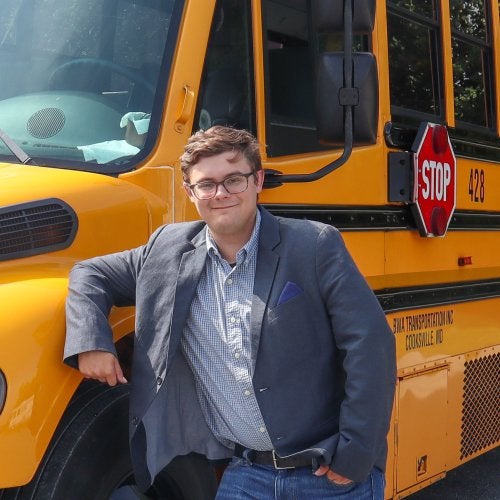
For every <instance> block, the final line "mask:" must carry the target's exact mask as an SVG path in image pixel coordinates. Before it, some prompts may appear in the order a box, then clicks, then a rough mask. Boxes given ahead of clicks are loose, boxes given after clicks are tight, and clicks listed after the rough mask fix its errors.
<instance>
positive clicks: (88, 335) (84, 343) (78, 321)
mask: <svg viewBox="0 0 500 500" xmlns="http://www.w3.org/2000/svg"><path fill="white" fill-rule="evenodd" d="M161 230H162V229H161V228H160V229H159V230H158V231H156V232H155V233H154V234H153V236H152V237H151V239H150V241H149V242H148V244H147V245H144V246H141V247H138V248H135V249H133V250H127V251H124V252H120V253H114V254H109V255H105V256H102V257H95V258H92V259H89V260H85V261H82V262H79V263H77V264H76V265H75V266H74V267H73V269H72V270H71V272H70V276H69V288H68V296H67V298H66V341H65V345H64V355H63V360H64V362H65V363H66V364H68V365H69V366H72V367H74V368H77V367H78V357H77V355H78V354H79V353H81V352H87V351H95V350H98V351H107V352H111V353H113V354H114V355H115V356H116V349H115V346H114V342H113V333H112V330H111V327H110V325H109V322H108V316H109V313H110V311H111V308H112V307H113V306H131V305H134V304H135V291H136V283H137V278H138V275H139V273H140V270H141V267H142V264H143V263H144V261H145V259H146V257H147V254H148V252H149V249H150V247H151V245H152V244H154V241H155V240H156V237H157V235H158V234H159V233H160V231H161Z"/></svg>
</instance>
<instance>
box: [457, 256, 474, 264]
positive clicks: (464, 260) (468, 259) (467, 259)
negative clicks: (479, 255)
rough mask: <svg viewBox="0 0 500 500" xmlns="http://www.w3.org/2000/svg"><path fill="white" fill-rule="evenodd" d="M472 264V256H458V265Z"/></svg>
mask: <svg viewBox="0 0 500 500" xmlns="http://www.w3.org/2000/svg"><path fill="white" fill-rule="evenodd" d="M471 264H472V257H471V256H469V257H459V258H458V265H459V266H470V265H471Z"/></svg>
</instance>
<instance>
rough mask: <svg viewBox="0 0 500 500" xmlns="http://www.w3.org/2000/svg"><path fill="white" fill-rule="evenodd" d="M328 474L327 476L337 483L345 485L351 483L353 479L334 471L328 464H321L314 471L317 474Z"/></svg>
mask: <svg viewBox="0 0 500 500" xmlns="http://www.w3.org/2000/svg"><path fill="white" fill-rule="evenodd" d="M325 474H326V477H327V478H328V479H329V480H330V481H331V482H332V483H335V484H339V485H341V486H345V485H347V484H351V483H352V480H351V479H349V478H347V477H344V476H341V475H340V474H337V473H336V472H334V471H333V470H332V469H330V467H328V465H320V466H319V467H318V469H317V470H316V471H315V472H314V475H315V476H324V475H325Z"/></svg>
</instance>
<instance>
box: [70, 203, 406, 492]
mask: <svg viewBox="0 0 500 500" xmlns="http://www.w3.org/2000/svg"><path fill="white" fill-rule="evenodd" d="M260 210H261V214H262V222H261V229H260V238H259V249H258V256H257V270H256V276H255V284H254V295H253V303H252V314H251V335H252V345H253V346H254V352H255V353H256V366H255V373H254V377H253V385H254V389H255V394H256V395H257V399H258V403H259V406H260V408H261V412H262V416H263V418H264V421H265V423H266V427H267V429H268V431H269V434H270V437H271V440H272V442H273V445H274V447H275V449H276V451H277V453H278V454H279V455H281V456H286V455H290V454H294V453H303V454H309V455H311V456H320V458H321V461H322V462H323V463H327V464H331V467H332V469H334V470H335V471H337V472H339V473H340V474H342V475H344V476H346V477H349V478H351V479H353V480H355V481H362V480H364V479H365V478H366V477H367V475H368V474H369V472H370V470H371V469H372V467H373V466H377V467H379V468H380V469H382V470H384V468H385V460H386V454H387V447H386V435H387V432H388V428H389V421H390V415H391V410H392V403H393V397H394V386H395V373H396V364H395V342H394V335H393V334H392V332H391V330H390V329H389V327H388V324H387V321H386V318H385V315H384V313H383V311H382V309H381V308H380V305H379V303H378V301H377V299H376V297H375V296H374V294H373V292H372V291H371V290H370V288H369V287H368V285H367V283H366V282H365V280H364V278H363V277H362V275H361V274H360V273H359V271H358V270H357V268H356V266H355V264H354V262H353V260H352V259H351V257H350V255H349V254H348V252H347V250H346V248H345V245H344V243H343V241H342V238H341V236H340V234H339V232H338V231H337V230H336V229H334V228H333V227H331V226H328V225H324V224H320V223H316V222H311V221H305V220H293V219H284V218H277V217H274V216H272V215H271V214H269V213H268V212H267V211H266V210H265V209H262V208H260ZM204 228H205V224H204V223H203V222H187V223H179V224H172V225H167V226H163V227H161V228H159V229H158V230H157V231H156V232H155V233H154V234H153V235H152V236H151V238H150V240H149V241H148V243H147V244H146V245H144V246H142V247H139V248H137V249H134V250H130V251H125V252H121V253H117V254H112V255H107V256H103V257H97V258H94V259H90V260H87V261H85V262H82V263H79V264H77V265H76V266H75V267H74V268H73V270H72V272H71V276H70V286H69V295H68V299H67V305H66V312H67V338H66V346H65V351H64V359H65V362H66V363H68V364H69V365H71V366H74V367H76V364H77V358H76V355H77V354H78V353H80V352H84V351H89V350H95V349H97V350H105V351H109V352H113V353H115V348H114V345H113V340H112V333H111V329H110V326H109V324H108V321H107V317H108V313H109V311H110V309H111V307H112V306H113V305H117V306H125V305H133V304H135V305H136V331H135V336H136V339H135V348H134V364H133V377H132V391H131V399H130V446H131V455H132V461H133V464H134V468H135V475H136V480H137V481H138V484H139V486H141V487H142V488H147V487H148V486H149V485H150V484H151V483H152V481H153V479H154V477H155V476H156V474H157V473H158V472H159V471H160V470H161V469H162V468H163V467H164V466H165V465H167V464H168V463H169V462H170V460H172V458H173V457H175V456H176V455H183V454H187V453H189V452H197V453H201V454H204V455H206V456H207V457H208V458H210V459H220V458H225V457H229V456H231V454H232V450H230V449H228V448H226V447H225V446H223V445H222V444H220V443H219V442H218V441H216V440H215V438H214V437H213V435H212V434H211V432H210V430H209V429H208V426H207V424H206V423H205V420H204V418H203V415H202V412H201V408H200V405H199V402H198V399H197V396H196V391H195V385H194V379H193V375H192V373H191V370H190V368H189V367H188V365H187V363H186V361H185V359H184V356H183V354H182V350H181V349H180V339H181V336H182V333H183V329H184V324H185V322H186V318H187V316H188V314H189V310H190V305H191V300H192V298H193V295H194V293H195V289H196V285H197V283H198V280H199V277H200V274H201V272H202V270H203V267H204V264H205V259H206V256H207V252H206V245H205V231H204Z"/></svg>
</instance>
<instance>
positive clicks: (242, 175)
mask: <svg viewBox="0 0 500 500" xmlns="http://www.w3.org/2000/svg"><path fill="white" fill-rule="evenodd" d="M252 175H253V176H255V171H252V172H249V173H247V174H231V175H228V176H227V177H226V178H225V179H223V180H222V181H219V182H216V181H201V182H197V183H196V184H187V187H188V188H189V189H190V190H191V192H192V193H193V195H194V196H195V197H196V198H197V199H198V200H211V199H212V198H214V197H215V195H216V194H217V189H218V187H219V186H221V185H222V186H224V189H225V190H226V191H227V192H228V193H229V194H239V193H244V192H245V191H246V190H247V189H248V179H249V178H250V176H252ZM234 177H244V178H245V179H246V181H247V183H246V186H245V189H242V190H241V191H236V192H234V193H233V192H231V191H230V190H229V189H228V188H227V186H226V184H225V183H226V182H227V181H228V180H229V179H233V178H234ZM203 184H214V192H213V194H212V195H211V196H209V197H207V198H205V197H203V198H200V197H199V196H198V195H197V194H196V187H197V186H199V185H203Z"/></svg>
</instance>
